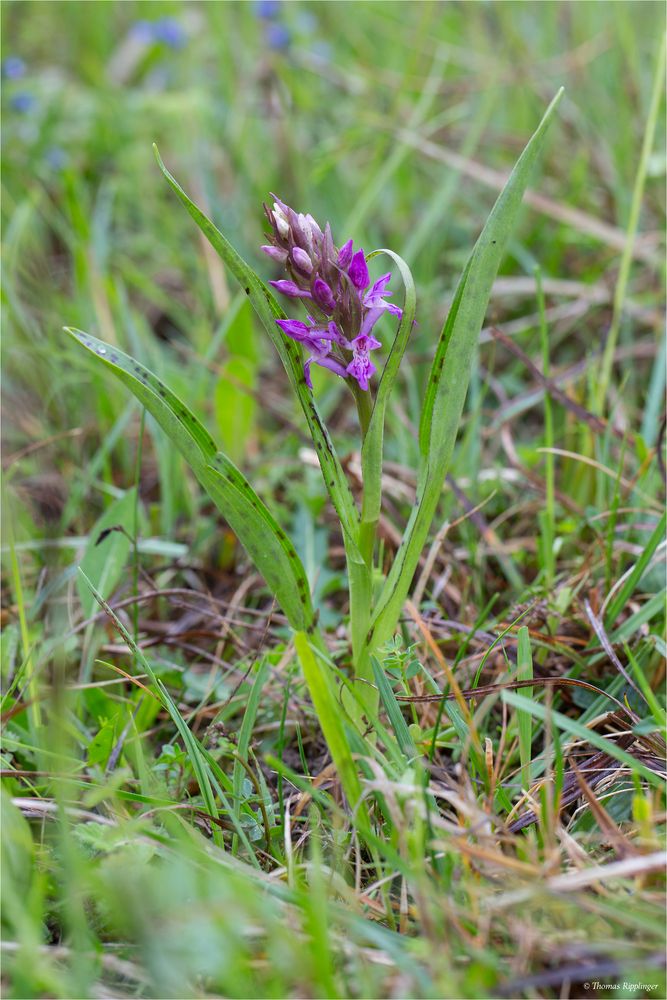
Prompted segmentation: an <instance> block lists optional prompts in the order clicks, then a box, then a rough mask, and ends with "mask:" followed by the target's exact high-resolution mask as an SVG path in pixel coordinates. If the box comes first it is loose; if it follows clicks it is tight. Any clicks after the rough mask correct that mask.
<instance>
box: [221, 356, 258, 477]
mask: <svg viewBox="0 0 667 1000" xmlns="http://www.w3.org/2000/svg"><path fill="white" fill-rule="evenodd" d="M254 388H255V366H254V365H253V364H252V362H250V361H248V360H247V358H230V359H229V361H227V362H226V363H225V364H224V365H223V367H222V370H221V372H220V378H219V380H218V384H217V385H216V387H215V397H214V400H213V402H214V407H215V422H216V424H217V427H218V431H219V433H220V440H221V442H222V447H223V448H224V450H225V452H226V453H227V454H228V455H229V457H230V458H231V459H232V461H233V462H241V461H242V460H243V458H244V456H245V455H246V454H247V453H248V443H249V441H250V439H251V438H252V437H253V432H254V429H255V424H256V413H257V403H256V401H255V398H254V395H253V389H254Z"/></svg>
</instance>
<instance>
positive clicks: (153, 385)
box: [67, 329, 315, 630]
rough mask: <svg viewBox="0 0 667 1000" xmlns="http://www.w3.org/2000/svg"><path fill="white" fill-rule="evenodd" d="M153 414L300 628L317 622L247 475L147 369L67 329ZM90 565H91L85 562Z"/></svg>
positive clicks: (289, 550) (300, 574)
mask: <svg viewBox="0 0 667 1000" xmlns="http://www.w3.org/2000/svg"><path fill="white" fill-rule="evenodd" d="M67 333H69V334H70V336H72V337H74V339H75V340H77V341H78V343H80V344H81V345H82V346H83V347H85V348H87V350H88V351H90V352H91V354H93V355H94V356H95V357H96V358H97V360H98V361H100V362H101V363H102V364H104V365H106V366H107V367H108V368H110V369H111V370H112V371H113V373H114V375H116V377H117V378H119V379H120V381H121V382H123V383H124V384H125V385H126V386H127V387H128V388H129V389H130V390H131V391H132V392H133V393H134V395H135V396H136V397H137V399H138V400H139V402H140V403H141V404H142V405H143V406H145V408H146V409H147V410H148V412H149V413H151V414H152V415H153V417H154V418H155V420H156V421H157V422H158V424H159V425H160V427H162V429H163V430H164V431H165V433H166V434H167V436H168V437H169V439H170V440H171V441H172V442H173V444H174V445H175V446H176V447H177V448H178V450H179V451H180V452H181V454H182V455H183V457H184V458H185V459H186V461H187V462H188V463H189V465H190V467H191V468H192V471H193V472H194V474H195V476H196V477H197V479H198V480H199V482H200V483H201V485H202V486H203V487H204V489H205V490H206V491H207V493H208V494H209V496H210V497H211V499H212V500H213V502H214V503H215V504H216V506H217V507H218V509H219V510H220V512H221V513H222V515H223V516H224V518H225V519H226V521H227V522H228V523H229V526H230V527H231V528H232V530H233V531H234V533H235V534H236V535H237V537H238V538H239V540H240V542H241V544H242V545H243V546H244V548H245V549H246V551H247V552H248V554H249V555H250V558H251V559H252V560H253V562H254V563H255V565H256V567H257V569H258V570H259V572H260V573H261V574H262V576H263V577H264V579H265V580H266V582H267V584H268V585H269V587H270V588H271V591H272V593H273V594H274V595H275V597H276V600H277V601H278V603H279V604H280V606H281V607H282V609H283V611H284V612H285V615H286V616H287V618H288V621H289V623H290V625H291V626H292V627H293V628H294V629H297V630H304V629H305V630H308V629H310V628H312V627H313V626H314V620H315V618H314V612H313V607H312V603H311V599H310V590H309V587H308V580H307V578H306V574H305V572H304V569H303V566H302V565H301V561H300V560H299V557H298V555H297V553H296V551H295V549H294V546H293V545H292V543H291V542H290V541H289V539H288V538H287V535H286V534H285V532H284V531H283V530H282V528H281V527H280V526H279V525H278V523H277V521H276V520H275V518H274V517H273V515H272V514H271V512H270V511H269V509H268V508H267V506H266V504H265V503H264V502H263V501H262V500H261V499H260V498H259V497H258V496H257V494H256V493H255V492H254V490H253V489H252V487H251V486H250V484H249V483H248V481H247V479H246V478H245V476H244V475H243V473H242V472H240V471H239V469H237V468H236V466H235V465H234V463H233V462H231V461H230V460H229V459H228V458H227V457H226V456H225V455H223V454H222V453H220V452H218V451H217V447H216V444H215V442H214V441H213V438H212V437H211V436H210V434H209V433H208V431H206V430H205V428H204V427H202V425H201V424H200V423H199V421H198V420H197V418H196V417H195V416H194V414H193V413H192V412H191V411H190V410H189V409H188V408H187V407H186V406H185V404H184V403H183V402H182V401H181V400H180V399H179V398H178V397H177V396H175V395H174V393H173V392H171V390H170V389H169V388H168V387H167V386H166V385H165V384H164V383H163V382H161V381H160V380H159V379H158V378H156V376H155V375H153V374H152V372H150V371H149V370H148V369H147V368H145V367H144V366H143V365H141V364H139V362H137V361H135V360H134V359H133V358H130V357H128V355H127V354H124V353H123V352H122V351H121V350H119V349H118V348H117V347H111V346H109V345H108V344H104V343H103V342H102V341H100V340H97V339H96V338H95V337H92V336H90V335H89V334H85V333H82V332H81V331H80V330H70V329H67ZM84 568H85V567H84Z"/></svg>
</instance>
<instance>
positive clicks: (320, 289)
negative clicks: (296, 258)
mask: <svg viewBox="0 0 667 1000" xmlns="http://www.w3.org/2000/svg"><path fill="white" fill-rule="evenodd" d="M313 298H314V299H315V301H316V302H317V304H318V305H319V306H321V307H322V309H323V310H324V311H325V312H328V313H331V312H333V311H334V309H335V308H336V299H335V296H334V293H333V292H332V291H331V289H330V288H329V286H328V285H327V283H326V281H323V279H322V278H315V281H314V282H313Z"/></svg>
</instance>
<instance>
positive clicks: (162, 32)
mask: <svg viewBox="0 0 667 1000" xmlns="http://www.w3.org/2000/svg"><path fill="white" fill-rule="evenodd" d="M132 35H133V37H134V38H136V39H137V40H138V41H139V42H141V43H142V45H154V44H156V43H162V44H163V45H168V46H169V47H170V48H172V49H182V48H183V46H184V45H185V43H186V42H187V40H188V36H187V32H186V30H185V28H184V27H183V25H182V24H181V22H180V21H179V20H178V19H177V18H175V17H161V18H159V19H158V20H157V21H135V23H134V25H133V26H132Z"/></svg>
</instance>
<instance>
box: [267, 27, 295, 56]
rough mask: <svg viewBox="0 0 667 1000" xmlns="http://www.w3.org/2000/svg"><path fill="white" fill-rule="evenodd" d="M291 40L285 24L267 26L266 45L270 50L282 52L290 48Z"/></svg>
mask: <svg viewBox="0 0 667 1000" xmlns="http://www.w3.org/2000/svg"><path fill="white" fill-rule="evenodd" d="M291 40H292V36H291V35H290V33H289V31H288V29H287V28H286V27H285V25H284V24H279V23H276V24H269V25H267V27H266V44H267V45H268V46H269V48H270V49H274V50H275V51H277V52H280V51H282V50H283V49H286V48H288V47H289V43H290V41H291Z"/></svg>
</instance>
